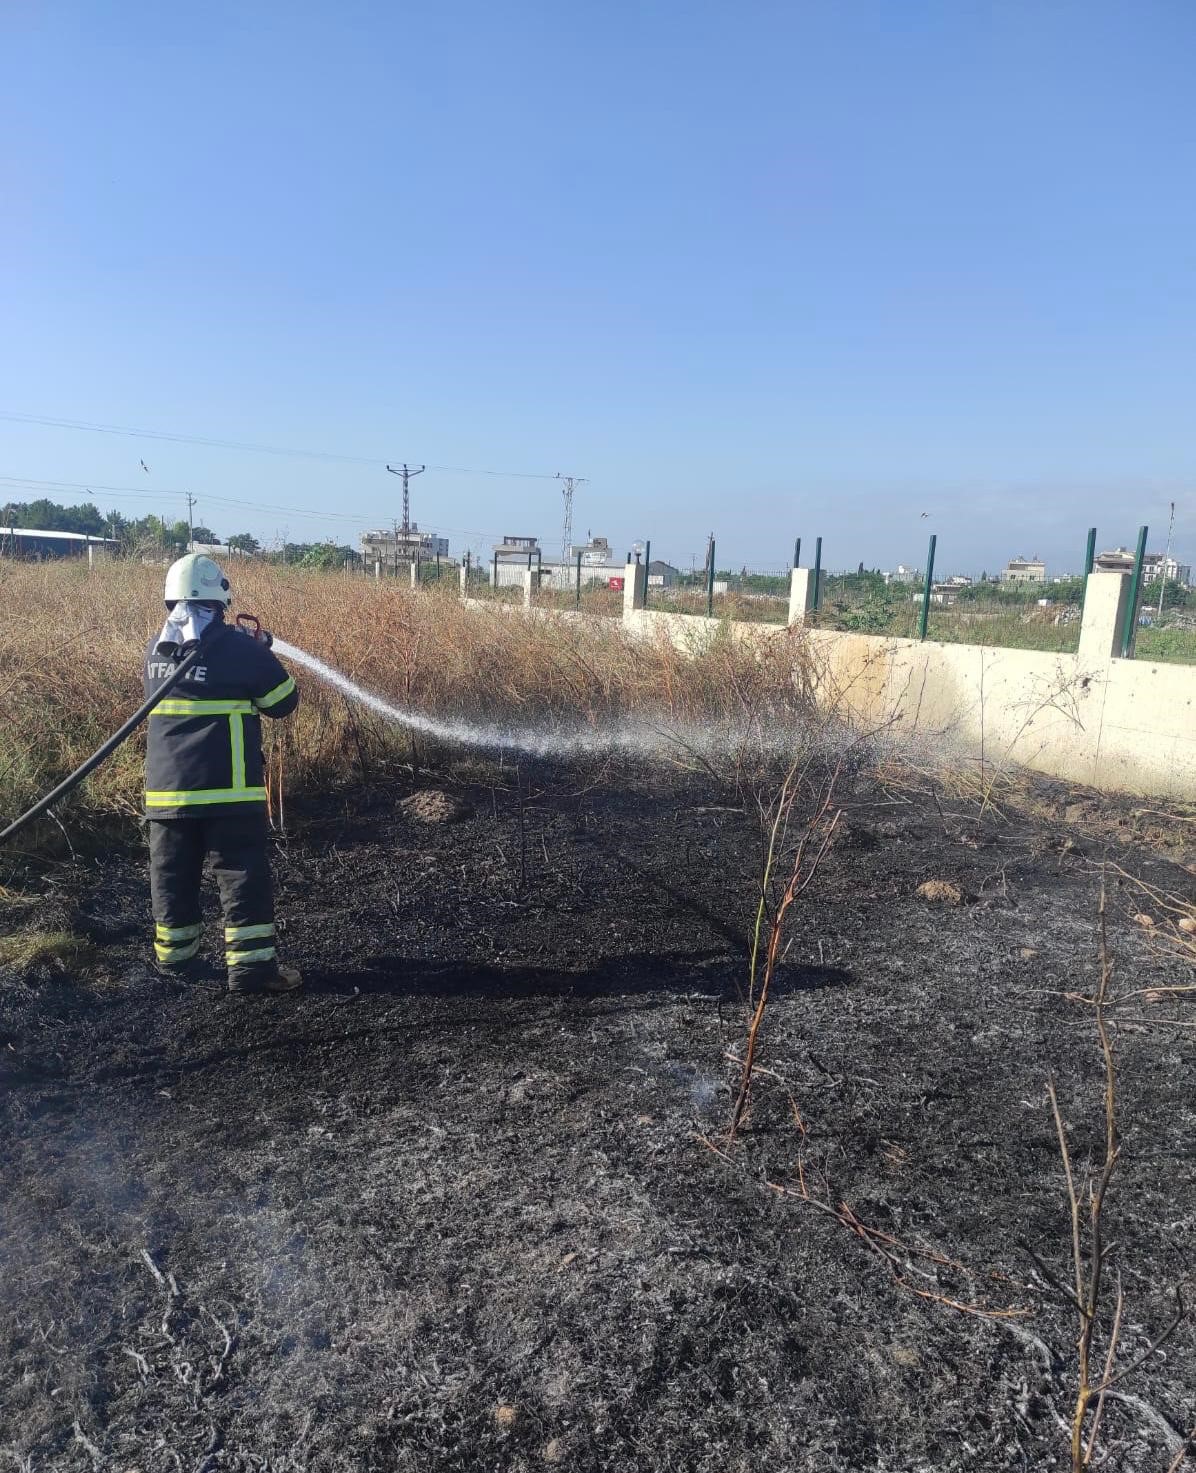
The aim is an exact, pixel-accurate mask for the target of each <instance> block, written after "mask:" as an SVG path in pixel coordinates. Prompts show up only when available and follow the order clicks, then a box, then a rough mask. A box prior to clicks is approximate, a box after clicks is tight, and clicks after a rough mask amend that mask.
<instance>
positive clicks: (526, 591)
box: [521, 553, 536, 609]
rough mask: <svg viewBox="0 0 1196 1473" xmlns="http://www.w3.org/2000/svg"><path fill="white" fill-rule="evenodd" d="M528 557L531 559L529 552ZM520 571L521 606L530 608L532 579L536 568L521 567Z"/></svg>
mask: <svg viewBox="0 0 1196 1473" xmlns="http://www.w3.org/2000/svg"><path fill="white" fill-rule="evenodd" d="M528 559H529V561H530V559H531V554H530V553H529V554H528ZM521 572H522V573H523V607H524V608H525V609H530V608H531V606H532V581H533V579H534V578H535V577H536V570H535V568H523V569H521Z"/></svg>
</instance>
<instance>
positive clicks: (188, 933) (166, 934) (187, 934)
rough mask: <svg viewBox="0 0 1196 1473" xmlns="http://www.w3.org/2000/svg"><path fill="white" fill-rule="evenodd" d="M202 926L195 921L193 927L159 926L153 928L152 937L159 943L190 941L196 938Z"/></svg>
mask: <svg viewBox="0 0 1196 1473" xmlns="http://www.w3.org/2000/svg"><path fill="white" fill-rule="evenodd" d="M202 930H203V926H202V925H201V924H200V923H199V922H198V921H197V922H196V923H195V925H194V926H161V925H157V926H155V927H154V935H155V936H156V937H157V938H158V940H159V941H190V940H191V939H192V938H193V937H195V936H198V935H199V933H200V932H201V931H202Z"/></svg>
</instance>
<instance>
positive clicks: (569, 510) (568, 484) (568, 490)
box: [556, 471, 587, 563]
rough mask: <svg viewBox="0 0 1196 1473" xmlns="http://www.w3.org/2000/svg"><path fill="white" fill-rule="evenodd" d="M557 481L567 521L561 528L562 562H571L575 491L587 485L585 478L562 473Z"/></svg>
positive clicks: (565, 520)
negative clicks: (570, 550)
mask: <svg viewBox="0 0 1196 1473" xmlns="http://www.w3.org/2000/svg"><path fill="white" fill-rule="evenodd" d="M556 479H557V480H558V481H560V482H561V483H562V484H561V495H562V496H563V497H564V498H565V519H564V522H563V523H562V526H561V562H563V563H567V562H568V561H569V546H570V544H571V543H572V541H573V491H574V488H575V487H577V486H584V485H586V484H587V478H586V477H585V476H562V475H561V473H560V471H557V473H556Z"/></svg>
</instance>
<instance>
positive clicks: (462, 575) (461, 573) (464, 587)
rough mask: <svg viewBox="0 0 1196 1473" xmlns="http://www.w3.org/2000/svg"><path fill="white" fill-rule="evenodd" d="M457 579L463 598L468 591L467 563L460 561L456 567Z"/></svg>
mask: <svg viewBox="0 0 1196 1473" xmlns="http://www.w3.org/2000/svg"><path fill="white" fill-rule="evenodd" d="M457 579H458V581H459V582H460V584H461V597H462V598H464V597H465V596H466V595H467V594H468V592H469V564H468V563H462V564H461V566H460V567H459V568H458V569H457Z"/></svg>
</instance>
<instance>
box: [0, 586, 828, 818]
mask: <svg viewBox="0 0 1196 1473" xmlns="http://www.w3.org/2000/svg"><path fill="white" fill-rule="evenodd" d="M230 576H231V577H232V579H233V592H234V603H233V608H234V610H235V611H244V612H251V613H254V614H256V615H258V616H259V617H260V618H261V620H262V624H263V627H264V628H267V629H271V630H273V631H276V632H277V633H278V634H280V635H281V636H283V637H284V638H286V639H287V640H289V641H290V642H291V643H293V644H296V645H299V646H301V647H302V648H303V649H305V650H307V651H309V652H310V653H311V654H314V655H317V656H318V657H319V658H320V659H322V660H325V661H326V662H327V663H329V664H330V665H333V666H334V667H335V668H337V669H338V670H341V671H343V672H344V673H345V674H346V675H348V676H349V677H350V678H351V679H353V680H355V681H357V682H358V683H360V684H362V685H364V686H367V687H369V688H370V689H372V690H375V691H377V692H378V693H379V694H381V695H383V696H385V697H387V698H388V699H390V700H392V701H394V702H396V703H400V704H403V705H406V706H410V707H413V708H415V709H417V710H419V711H422V712H426V713H428V714H433V715H437V716H457V717H464V718H466V719H469V718H480V719H484V720H485V721H487V722H503V721H509V722H511V723H514V724H518V725H520V726H526V725H535V724H537V723H566V724H571V723H578V722H580V723H584V724H588V725H589V726H591V727H593V728H596V729H598V730H606V729H609V728H610V727H611V726H613V724H614V723H616V722H618V721H620V720H621V719H624V718H627V717H629V716H631V715H633V714H634V715H636V716H638V717H644V718H647V719H649V720H659V721H661V722H662V723H673V724H684V723H692V724H701V723H711V722H715V723H720V724H724V725H727V726H734V727H738V728H744V729H747V728H752V727H753V726H754V727H757V728H758V727H760V726H761V725H763V724H770V725H771V724H776V723H778V722H781V721H783V720H784V719H786V718H787V717H790V716H792V717H796V716H799V715H800V714H802V713H803V712H804V711H805V710H806V709H807V706H808V702H807V695H806V685H805V680H804V668H805V667H804V663H803V657H802V646H801V643H800V641H799V640H797V639H788V638H784V637H782V638H778V639H777V640H776V641H772V642H770V644H769V645H768V646H767V647H766V648H764V649H762V650H751V649H747V648H745V647H744V646H743V645H742V644H741V643H738V642H736V641H733V640H732V639H731V638H729V637H725V638H724V637H716V638H715V639H714V640H713V641H712V642H710V644H709V646H708V647H706V648H705V649H704V650H703V651H702V652H700V653H695V654H689V653H684V652H680V651H678V650H676V649H675V648H674V647H673V646H672V644H671V643H669V642H668V641H667V640H666V639H663V638H662V639H661V640H660V642H658V643H650V642H637V641H631V640H628V639H627V638H626V637H625V636H624V634H623V631H622V628H621V626H620V624H619V623H618V622H617V621H614V620H606V619H601V620H600V619H576V618H559V617H557V618H554V617H544V616H542V617H537V618H534V619H526V618H523V617H521V616H519V615H518V614H515V613H512V612H510V611H506V610H504V609H503V608H501V607H495V608H494V609H493V610H491V609H476V608H465V607H463V606H462V605H461V603H460V601H459V599H458V598H457V592H456V589H455V588H454V587H450V586H447V584H446V585H445V586H441V587H437V588H432V589H426V590H419V591H412V590H410V589H409V588H407V587H404V586H403V585H401V584H399V583H397V582H385V581H384V582H383V583H381V584H375V583H374V582H373V580H372V579H365V578H362V577H360V576H358V577H353V578H348V577H345V576H343V575H340V574H328V573H318V572H304V571H299V570H295V569H284V568H274V567H270V566H267V565H263V564H256V563H248V562H247V563H238V564H235V565H233V566H232V568H231V569H230ZM162 577H163V569H162V568H160V567H144V566H142V565H140V564H137V563H132V562H112V563H107V564H104V565H102V566H97V567H96V568H95V569H94V570H93V571H89V570H88V568H87V567H86V566H85V565H83V564H81V563H78V562H55V563H40V564H32V563H11V562H9V563H2V562H0V610H3V615H2V617H0V817H4V818H9V819H11V818H12V817H14V816H15V815H16V814H18V813H20V812H22V811H23V810H24V809H25V808H26V807H27V806H28V805H29V804H30V803H31V802H32V801H33V800H34V799H35V798H36V797H38V796H39V795H40V794H41V793H43V792H45V791H46V790H47V789H48V788H50V787H51V786H53V784H54V783H55V782H57V781H59V780H60V779H61V778H62V777H63V776H65V775H66V774H67V773H68V772H69V771H71V770H72V769H73V768H74V767H75V766H77V765H78V763H79V762H81V761H82V760H83V759H84V758H85V757H86V756H87V755H88V754H89V753H90V752H91V751H93V750H94V749H95V748H96V747H97V746H98V745H99V744H100V742H101V741H102V740H103V739H104V738H105V737H106V736H107V735H108V734H109V733H110V732H111V731H112V730H113V729H114V728H115V727H116V726H117V725H119V723H120V722H121V721H122V720H123V719H124V718H125V717H126V716H127V715H128V714H129V712H130V711H132V710H133V709H134V708H135V707H136V705H137V704H138V703H139V701H140V698H141V664H142V656H143V653H144V650H145V647H146V644H147V643H148V641H149V639H150V638H151V637H152V636H153V635H154V634H156V633H157V631H158V629H159V627H160V625H161V621H162V618H163V605H162ZM296 675H297V677H298V679H299V682H300V685H301V688H302V691H303V703H302V705H301V707H300V711H299V713H298V715H297V717H296V718H294V719H293V720H292V721H290V722H287V723H280V725H279V727H277V728H274V729H273V730H271V723H265V725H266V727H267V730H268V731H270V741H271V742H272V743H274V744H276V748H275V754H276V756H281V757H282V758H283V761H282V767H283V770H284V772H285V776H286V784H287V788H288V790H289V791H292V792H298V791H303V790H304V789H311V788H314V787H322V786H327V785H328V784H330V783H337V782H346V781H354V780H360V779H361V778H362V777H363V776H368V775H370V774H371V773H372V772H374V771H375V770H376V769H377V767H378V766H383V765H385V764H387V763H389V762H393V761H395V760H396V758H397V759H403V760H410V759H411V758H412V757H413V756H414V757H415V758H416V760H419V761H423V762H426V761H428V760H429V758H430V757H435V755H436V754H433V753H429V752H428V751H427V750H426V749H425V750H416V751H415V752H413V751H412V748H411V742H412V740H413V739H412V738H410V737H409V736H408V735H407V734H406V733H405V732H404V730H403V729H402V728H401V727H398V726H396V725H394V724H393V723H389V722H385V721H383V720H382V719H380V718H378V717H375V716H372V715H370V714H369V713H368V712H363V711H362V710H361V709H360V708H358V707H355V706H352V705H350V703H349V702H348V701H346V700H345V698H344V697H342V696H341V695H339V694H338V693H337V692H335V691H333V690H330V689H329V688H328V687H326V686H324V685H323V684H322V683H321V682H319V681H317V680H316V679H315V678H314V677H313V676H310V675H308V674H306V673H305V672H304V671H303V670H298V671H296ZM143 755H144V732H139V733H138V734H137V735H136V736H135V737H134V738H133V739H131V740H130V741H129V742H127V743H126V744H125V746H124V747H123V748H122V749H121V750H120V751H118V752H117V754H116V755H115V756H114V757H113V758H112V759H111V760H110V761H109V762H108V763H107V764H105V765H104V766H103V767H102V768H100V769H99V771H97V772H96V773H95V774H94V775H93V776H92V777H91V778H89V779H88V780H87V781H86V782H85V783H84V784H83V785H82V787H81V788H79V789H77V790H76V792H75V793H74V794H73V795H72V796H71V797H70V798H69V799H67V800H65V801H64V804H63V806H62V808H61V809H60V810H59V813H60V816H63V815H65V814H66V813H67V812H68V811H69V812H71V813H72V815H73V817H74V819H75V820H76V821H77V822H79V823H82V824H88V823H91V824H94V823H95V822H97V821H99V820H103V819H107V818H110V817H112V816H113V815H124V816H126V817H128V818H133V817H135V816H136V814H137V813H138V812H139V805H140V787H141V778H142V759H143Z"/></svg>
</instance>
